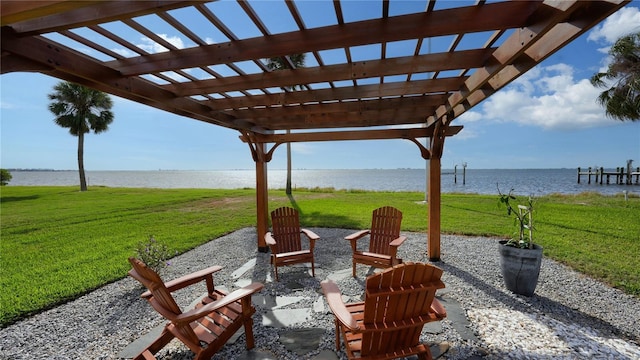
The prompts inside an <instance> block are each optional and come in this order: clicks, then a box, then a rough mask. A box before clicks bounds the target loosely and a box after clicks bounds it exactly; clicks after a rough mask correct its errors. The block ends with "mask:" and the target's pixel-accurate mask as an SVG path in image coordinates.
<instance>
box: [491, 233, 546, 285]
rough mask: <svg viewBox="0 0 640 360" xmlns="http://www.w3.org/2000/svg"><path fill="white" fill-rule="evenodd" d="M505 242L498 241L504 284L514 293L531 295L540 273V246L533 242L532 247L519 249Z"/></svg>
mask: <svg viewBox="0 0 640 360" xmlns="http://www.w3.org/2000/svg"><path fill="white" fill-rule="evenodd" d="M505 243H506V241H500V244H499V245H498V248H499V249H500V267H501V268H502V278H503V279H504V284H505V286H506V287H507V289H509V291H511V292H513V293H515V294H519V295H524V296H533V293H534V291H535V290H536V286H537V285H538V276H539V275H540V265H541V263H542V247H541V246H538V245H535V244H534V245H533V249H520V248H517V247H513V246H506V245H505Z"/></svg>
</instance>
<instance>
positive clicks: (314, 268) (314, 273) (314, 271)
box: [311, 259, 316, 277]
mask: <svg viewBox="0 0 640 360" xmlns="http://www.w3.org/2000/svg"><path fill="white" fill-rule="evenodd" d="M311 276H313V277H316V265H315V263H314V262H313V259H311Z"/></svg>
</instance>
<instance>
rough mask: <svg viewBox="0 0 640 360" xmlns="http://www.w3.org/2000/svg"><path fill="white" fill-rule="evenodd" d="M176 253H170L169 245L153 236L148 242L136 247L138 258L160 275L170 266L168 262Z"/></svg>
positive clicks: (140, 243)
mask: <svg viewBox="0 0 640 360" xmlns="http://www.w3.org/2000/svg"><path fill="white" fill-rule="evenodd" d="M173 255H175V253H172V252H170V251H169V248H167V245H165V244H161V243H159V242H158V241H156V239H155V238H154V237H153V235H152V236H150V237H149V240H147V241H146V242H143V241H141V242H139V243H138V245H137V246H136V257H137V258H138V259H140V261H142V262H143V263H145V264H146V265H147V266H148V267H150V268H151V269H153V270H154V271H155V272H157V273H160V272H161V271H162V270H163V269H164V268H166V267H167V266H169V265H170V263H169V262H168V261H167V260H168V259H169V258H171V257H172V256H173Z"/></svg>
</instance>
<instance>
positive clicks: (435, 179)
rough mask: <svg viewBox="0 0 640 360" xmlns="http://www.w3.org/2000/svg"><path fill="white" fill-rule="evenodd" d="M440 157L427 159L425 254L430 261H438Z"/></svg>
mask: <svg viewBox="0 0 640 360" xmlns="http://www.w3.org/2000/svg"><path fill="white" fill-rule="evenodd" d="M440 162H441V159H440V157H433V156H432V157H431V160H430V161H429V239H428V244H427V256H428V257H429V260H431V261H440V208H441V206H440V201H441V200H440V191H441V179H442V172H441V165H440Z"/></svg>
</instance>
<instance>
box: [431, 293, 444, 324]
mask: <svg viewBox="0 0 640 360" xmlns="http://www.w3.org/2000/svg"><path fill="white" fill-rule="evenodd" d="M431 310H432V311H433V312H434V313H435V314H436V316H438V318H440V319H444V318H446V317H447V310H446V309H445V308H444V306H442V303H441V302H440V301H438V299H435V298H434V299H433V302H432V303H431Z"/></svg>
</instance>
